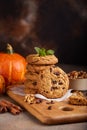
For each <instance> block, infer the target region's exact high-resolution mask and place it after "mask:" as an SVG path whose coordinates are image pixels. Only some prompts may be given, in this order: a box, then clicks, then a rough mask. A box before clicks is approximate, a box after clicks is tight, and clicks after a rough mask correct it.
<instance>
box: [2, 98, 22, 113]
mask: <svg viewBox="0 0 87 130" xmlns="http://www.w3.org/2000/svg"><path fill="white" fill-rule="evenodd" d="M7 111H8V112H11V113H12V114H14V115H16V114H19V113H20V112H22V108H21V107H20V106H18V105H15V104H13V103H11V102H10V101H7V100H1V101H0V113H4V112H7Z"/></svg>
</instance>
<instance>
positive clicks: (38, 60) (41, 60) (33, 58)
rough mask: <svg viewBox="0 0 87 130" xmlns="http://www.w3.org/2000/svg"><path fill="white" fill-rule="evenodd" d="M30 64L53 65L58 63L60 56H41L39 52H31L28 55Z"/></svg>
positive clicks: (27, 58)
mask: <svg viewBox="0 0 87 130" xmlns="http://www.w3.org/2000/svg"><path fill="white" fill-rule="evenodd" d="M26 60H27V62H28V63H29V64H34V65H50V64H51V65H52V64H56V63H58V58H57V57H56V56H55V55H46V56H39V55H38V54H31V55H28V56H27V57H26Z"/></svg>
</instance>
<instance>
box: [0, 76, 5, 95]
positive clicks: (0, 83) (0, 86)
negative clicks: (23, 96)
mask: <svg viewBox="0 0 87 130" xmlns="http://www.w3.org/2000/svg"><path fill="white" fill-rule="evenodd" d="M3 93H5V79H4V77H3V76H2V75H0V94H3Z"/></svg>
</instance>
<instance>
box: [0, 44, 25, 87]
mask: <svg viewBox="0 0 87 130" xmlns="http://www.w3.org/2000/svg"><path fill="white" fill-rule="evenodd" d="M7 51H8V53H0V74H1V75H3V77H4V78H5V81H6V84H13V83H18V82H22V81H24V79H25V76H24V75H25V71H26V60H25V58H24V57H23V56H21V55H20V54H18V53H13V48H12V46H11V45H10V44H7Z"/></svg>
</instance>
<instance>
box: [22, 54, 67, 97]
mask: <svg viewBox="0 0 87 130" xmlns="http://www.w3.org/2000/svg"><path fill="white" fill-rule="evenodd" d="M26 60H27V63H28V64H27V72H26V74H25V77H26V81H25V83H24V84H25V93H26V94H35V93H39V94H42V95H43V96H45V97H47V98H59V97H62V96H63V95H64V94H65V93H66V92H67V90H68V87H69V79H68V76H67V74H66V73H65V72H64V71H63V70H62V69H61V68H60V67H58V66H56V64H57V63H58V58H57V57H56V56H55V55H46V56H39V55H38V54H31V55H28V56H27V57H26Z"/></svg>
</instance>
